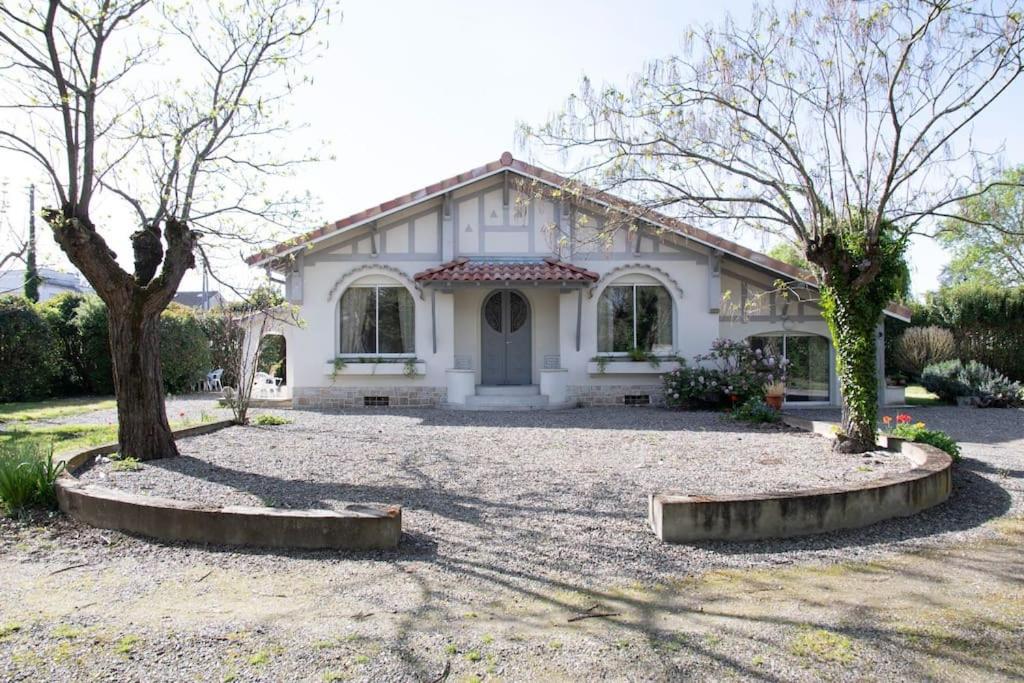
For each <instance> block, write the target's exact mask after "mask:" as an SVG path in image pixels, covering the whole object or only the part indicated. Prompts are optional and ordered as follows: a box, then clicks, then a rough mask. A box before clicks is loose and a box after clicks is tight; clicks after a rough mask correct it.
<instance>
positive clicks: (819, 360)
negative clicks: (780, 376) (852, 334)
mask: <svg viewBox="0 0 1024 683" xmlns="http://www.w3.org/2000/svg"><path fill="white" fill-rule="evenodd" d="M750 346H751V348H753V349H770V350H771V351H772V353H773V354H774V355H776V356H782V357H783V358H785V359H786V360H788V361H789V363H788V365H787V366H786V401H787V402H790V403H812V402H813V403H817V402H821V403H827V402H829V401H830V400H831V391H830V388H831V385H832V376H831V373H830V371H829V364H830V361H829V357H830V348H831V347H830V344H829V341H828V339H826V338H825V337H821V336H818V335H816V334H768V335H760V336H755V337H751V338H750Z"/></svg>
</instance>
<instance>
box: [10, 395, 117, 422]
mask: <svg viewBox="0 0 1024 683" xmlns="http://www.w3.org/2000/svg"><path fill="white" fill-rule="evenodd" d="M116 407H117V402H116V401H115V400H114V399H113V398H109V397H106V396H76V397H74V398H55V399H50V400H48V401H29V402H23V403H0V422H29V421H31V420H52V419H54V418H58V417H67V416H69V415H81V414H82V413H91V412H93V411H94V410H106V409H108V408H116Z"/></svg>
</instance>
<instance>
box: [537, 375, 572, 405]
mask: <svg viewBox="0 0 1024 683" xmlns="http://www.w3.org/2000/svg"><path fill="white" fill-rule="evenodd" d="M540 393H541V395H542V396H547V397H548V402H549V403H550V404H551V405H562V404H563V403H565V402H566V401H568V400H569V371H568V370H566V369H565V368H560V369H550V370H541V371H540Z"/></svg>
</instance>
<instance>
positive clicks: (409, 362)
mask: <svg viewBox="0 0 1024 683" xmlns="http://www.w3.org/2000/svg"><path fill="white" fill-rule="evenodd" d="M324 374H325V375H327V376H328V377H341V376H345V375H352V376H362V377H368V376H373V375H379V376H382V377H388V376H396V375H397V376H401V375H405V376H406V377H422V376H423V375H425V374H427V364H426V363H425V362H424V361H421V360H416V359H412V358H410V359H405V358H381V359H379V360H377V359H361V358H351V359H349V358H339V359H338V360H337V361H330V360H329V361H327V362H326V363H324Z"/></svg>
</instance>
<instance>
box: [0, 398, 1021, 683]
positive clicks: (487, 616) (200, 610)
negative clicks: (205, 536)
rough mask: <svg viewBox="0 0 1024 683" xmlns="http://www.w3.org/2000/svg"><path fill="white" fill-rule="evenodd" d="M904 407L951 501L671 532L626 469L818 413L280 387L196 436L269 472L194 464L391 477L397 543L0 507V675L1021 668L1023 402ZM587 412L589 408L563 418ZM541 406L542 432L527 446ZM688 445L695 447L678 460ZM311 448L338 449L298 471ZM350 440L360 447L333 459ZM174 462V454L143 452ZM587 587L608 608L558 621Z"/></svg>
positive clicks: (911, 672)
mask: <svg viewBox="0 0 1024 683" xmlns="http://www.w3.org/2000/svg"><path fill="white" fill-rule="evenodd" d="M909 412H911V413H912V415H913V416H914V418H915V419H922V420H924V421H925V422H927V423H928V424H929V426H931V427H936V428H940V429H945V430H947V431H948V432H950V433H951V434H953V435H954V436H956V437H957V438H959V439H960V440H961V441H962V443H963V447H964V456H965V458H964V460H963V462H961V463H959V464H958V465H957V466H956V469H955V474H954V491H953V495H952V497H951V498H950V501H949V502H947V503H946V504H944V505H942V506H939V507H938V508H936V509H933V510H930V511H926V512H924V513H922V514H920V515H917V516H915V517H912V518H907V519H902V520H893V521H890V522H886V523H882V524H878V525H875V526H872V527H870V528H868V529H862V530H856V531H850V532H843V533H836V534H829V535H824V536H819V537H811V538H803V539H790V540H782V541H767V542H762V543H742V544H726V543H708V544H702V545H696V546H670V545H663V544H660V543H658V542H657V541H656V540H655V539H654V536H653V534H651V532H650V531H649V529H647V528H646V525H645V522H644V513H645V510H644V507H643V496H644V495H645V494H646V491H637V492H636V495H635V497H630V494H629V493H628V492H627V493H624V492H623V490H624V489H626V490H632V489H637V488H640V486H641V485H643V484H644V483H645V482H648V481H650V478H651V477H652V476H654V475H656V474H657V473H658V472H659V471H662V472H664V471H668V470H672V469H677V468H678V469H679V470H680V471H679V472H678V473H677V476H679V477H681V479H680V480H679V481H686V480H685V479H682V477H691V479H690V481H698V480H699V479H698V477H704V476H706V477H707V479H704V481H708V482H710V481H717V482H727V481H728V479H729V477H736V478H737V479H736V480H737V481H740V479H739V478H740V477H742V478H744V479H746V480H749V479H750V475H749V473H748V472H740V471H734V472H733V473H731V474H729V475H725V474H722V473H716V472H713V470H714V469H715V462H714V461H715V457H716V455H721V453H722V451H723V449H726V450H728V451H729V453H730V455H729V456H726V457H727V459H728V461H729V462H730V463H733V464H737V463H740V459H739V458H735V457H733V455H734V454H733V452H734V451H736V450H738V449H739V448H741V446H740V444H743V446H742V448H744V449H755V452H756V449H758V448H762V447H763V449H764V450H763V453H758V455H756V456H755V457H758V458H765V459H767V458H778V457H781V459H782V462H778V463H776V462H759V463H758V467H757V469H760V470H761V471H762V472H768V471H769V470H773V469H779V470H783V469H789V463H787V462H786V454H785V453H784V454H782V455H781V456H780V454H779V452H778V449H775V451H774V452H772V453H769V451H770V450H771V449H769V448H768V445H769V444H773V443H774V444H781V443H793V442H794V440H797V441H799V440H800V439H810V438H811V437H809V436H806V435H790V434H784V433H780V432H773V431H765V432H760V431H758V432H753V431H751V432H747V433H744V430H742V429H740V428H739V427H738V426H737V425H735V424H733V423H730V422H722V421H721V420H720V419H719V418H717V417H716V416H713V415H711V416H705V415H694V414H678V413H669V412H664V411H658V410H648V409H638V410H606V411H605V410H594V411H569V412H565V413H510V414H500V413H477V414H469V413H447V412H445V411H422V412H417V413H407V412H402V413H399V412H395V411H387V412H384V413H369V412H362V411H360V412H357V413H352V414H342V415H316V414H312V413H303V412H299V411H279V414H282V415H285V416H288V417H292V418H294V419H295V423H294V424H292V425H288V426H284V427H275V428H257V427H251V428H246V429H232V430H228V431H224V432H221V433H220V434H219V435H212V436H217V437H219V438H222V439H227V438H232V439H234V438H236V437H235V436H232V435H233V434H238V433H241V434H242V438H241V439H240V440H239V443H240V448H245V449H247V450H252V451H253V452H256V453H260V452H262V453H263V454H264V456H263V457H264V458H266V460H267V461H268V462H270V461H275V460H276V461H280V464H279V465H276V466H275V467H276V470H275V471H272V472H269V473H266V474H263V475H261V474H258V473H254V472H250V471H243V470H242V469H237V468H236V467H233V466H232V465H231V464H230V463H227V462H222V461H218V462H217V463H216V467H215V468H213V469H212V471H208V472H204V473H202V474H201V478H202V479H204V480H207V479H209V480H212V479H214V477H216V478H217V479H218V480H220V481H222V482H231V483H232V486H233V487H234V488H235V489H237V490H239V491H244V492H245V494H244V495H246V496H253V497H259V496H260V495H265V493H262V492H267V491H271V490H278V491H283V492H287V495H288V496H292V497H293V500H295V501H300V500H301V501H304V503H305V504H318V505H334V504H336V502H337V501H349V500H351V501H386V502H395V501H398V502H401V503H402V504H403V505H405V506H406V517H405V520H404V521H405V522H406V525H405V526H406V529H407V534H406V535H405V537H404V538H403V542H402V544H401V546H400V548H399V549H398V550H396V551H390V552H384V553H353V554H344V553H332V552H270V551H264V550H258V549H250V550H246V549H232V548H203V547H195V546H189V545H179V544H161V543H154V542H152V541H148V540H145V539H140V538H135V537H131V536H127V535H124V534H119V533H115V532H106V531H101V530H96V529H91V528H89V527H85V526H82V525H79V524H76V523H74V522H71V521H69V520H67V519H66V518H62V517H56V518H54V519H52V520H36V521H35V522H14V521H8V520H0V575H2V576H4V582H5V589H4V598H5V599H4V600H3V601H0V679H2V680H6V679H8V678H10V679H14V680H39V679H51V680H76V679H89V680H93V679H102V680H136V679H146V680H182V679H200V680H225V679H232V680H268V681H269V680H282V679H288V680H343V679H345V680H367V681H369V680H372V681H379V680H388V681H392V680H394V681H397V680H402V681H405V680H419V681H423V680H435V679H438V677H439V675H440V674H441V673H442V671H444V668H445V666H446V663H447V666H448V667H450V676H449V677H448V678H447V680H449V681H456V680H459V681H461V680H473V679H477V678H478V679H490V678H495V679H498V678H500V679H503V680H550V679H559V680H578V679H580V678H588V679H595V680H597V679H600V680H680V679H682V678H704V679H723V678H730V679H735V678H739V679H744V680H800V681H803V680H806V681H816V680H822V679H844V680H854V679H856V680H862V679H883V678H884V679H887V680H907V679H922V678H924V679H931V680H957V681H961V680H986V681H988V680H1014V679H1017V680H1019V672H1020V671H1021V670H1024V656H1022V655H1021V651H1020V648H1019V643H1020V638H1021V634H1022V633H1024V557H1022V554H1021V548H1022V547H1024V523H1022V522H1021V521H1020V520H1019V518H1020V515H1021V514H1022V512H1024V485H1022V481H1024V413H1022V412H1020V411H1010V410H991V411H989V410H977V409H956V408H929V409H921V408H918V409H912V410H910V411H909ZM805 414H807V415H808V416H810V417H815V418H818V419H830V418H834V414H833V413H830V412H829V411H807V412H806V413H805ZM585 416H590V419H591V421H592V422H593V423H594V425H593V427H592V428H591V429H589V430H578V429H577V428H578V427H579V426H580V425H579V423H578V422H576V423H575V424H574V421H576V420H580V419H581V418H583V417H585ZM369 424H377V425H378V427H377V429H378V430H379V431H377V432H376V433H374V431H373V430H372V429H369V428H367V426H366V425H369ZM681 424H686V425H690V426H698V425H702V426H704V427H705V430H704V431H703V432H702V431H699V430H698V431H686V432H679V431H678V427H677V426H678V425H681ZM329 425H333V426H330V427H329V429H328V427H327V426H329ZM455 425H461V426H464V427H467V429H465V430H463V431H464V432H466V433H469V432H474V433H475V434H476V436H475V437H472V438H471V437H469V436H466V437H465V439H463V438H462V437H459V436H458V434H459V431H460V430H457V429H454V426H455ZM626 429H629V430H636V431H635V432H634V438H633V439H632V440H626V439H622V438H621V436H617V434H619V433H620V430H626ZM533 430H537V431H542V432H543V433H545V434H547V435H548V440H549V441H550V442H551V444H550V445H548V446H545V448H538V447H534V448H529V449H528V448H526V447H525V446H526V445H527V444H530V443H531V442H532V440H533V439H534V435H533V434H532V431H533ZM409 431H414V432H417V433H419V434H422V435H423V437H422V438H421V439H419V443H418V444H417V445H416V446H415V448H409V447H408V446H407V444H408V443H409V437H408V434H406V433H405V432H409ZM730 436H731V437H737V436H740V437H742V439H741V440H740V439H737V440H736V441H735V442H733V441H731V440H729V439H730ZM203 438H208V437H203ZM647 439H649V442H648V441H646V440H647ZM677 439H679V440H677ZM748 441H749V443H746V442H748ZM279 442H280V443H279ZM716 442H717V444H718V445H717V447H716V446H715V443H716ZM186 443H188V442H183V446H184V445H185V444H186ZM192 443H201V441H200V439H195V440H193V441H192ZM284 443H287V444H289V445H288V446H287V447H285V446H284V445H283V444H284ZM810 443H814V441H810ZM275 444H279V445H278V446H277V447H276V448H272V446H274V445H275ZM402 444H406V446H403V447H402V448H399V446H401V445H402ZM684 444H685V445H684ZM693 444H703V445H704V448H705V449H707V450H705V451H704V453H705V458H708V459H710V460H711V467H700V466H694V465H693V463H694V462H700V461H699V455H698V454H699V452H700V451H698V450H697V449H696V448H694V447H693ZM188 448H191V446H186V452H190V451H189V450H188ZM585 448H590V450H591V451H593V453H591V454H588V457H586V458H585V459H584V458H576V459H570V458H567V457H566V453H573V452H583V453H586V451H585V450H583V449H585ZM307 449H316V450H318V451H320V452H321V453H322V454H324V457H325V458H331V459H332V460H331V462H333V463H334V464H333V465H331V466H329V467H321V466H319V465H317V466H315V467H313V468H311V469H312V470H313V471H312V472H311V471H309V470H304V469H303V467H304V465H303V463H305V466H306V467H308V466H309V465H310V463H309V462H308V461H307V460H306V459H305V456H304V455H303V454H304V453H306V452H307ZM501 449H504V450H501ZM545 449H548V450H551V451H552V452H551V453H549V454H548V455H544V456H541V455H538V453H540V452H544V451H545ZM502 452H504V453H505V457H504V458H501V457H500V455H499V454H500V453H502ZM747 452H751V451H747ZM801 452H802V451H801ZM558 453H561V460H559V459H558V458H559V456H558ZM460 454H461V457H459V456H460ZM466 454H469V457H471V458H472V459H473V462H475V463H478V466H472V467H470V466H468V465H467V455H466ZM510 454H511V455H512V456H514V457H515V462H516V463H517V464H516V465H514V466H511V467H510V466H508V464H507V462H506V463H505V464H503V465H502V464H501V463H500V461H501V460H506V461H507V459H508V458H509V456H510ZM218 457H220V456H218ZM225 457H227V456H225ZM540 457H543V460H540V461H535V458H540ZM357 458H358V460H357ZM371 458H376V459H377V460H378V462H368V461H369V459H371ZM674 458H678V459H677V460H674ZM659 460H660V461H661V462H659ZM179 462H180V463H184V462H185V460H184V459H182V461H179ZM318 462H319V461H318ZM355 462H362V463H365V464H366V465H368V467H367V468H366V469H367V470H368V471H367V472H363V471H355V470H352V471H348V470H346V465H345V463H355ZM388 462H393V463H397V465H395V464H392V465H388ZM538 462H540V463H542V464H543V466H542V467H540V468H539V469H538V468H537V467H536V466H537V463H538ZM551 462H554V463H555V468H554V470H552V468H551V467H550V464H551ZM622 462H631V463H634V464H633V466H632V467H623V466H622V464H621V463H622ZM747 462H748V463H749V458H748V460H747ZM238 464H242V463H238ZM637 465H639V467H637ZM171 466H173V467H175V468H177V467H179V466H181V467H184V465H183V464H182V465H179V464H178V463H173V464H169V463H161V464H160V465H159V466H157V465H151V466H147V469H150V468H151V469H161V470H164V472H163V473H161V475H160V476H165V475H166V468H168V467H171ZM349 466H350V467H351V465H349ZM370 466H372V468H371V467H370ZM495 467H497V468H498V469H497V470H494V468H495ZM687 468H688V469H687ZM738 469H742V467H740V468H738ZM748 469H753V468H751V467H748ZM319 472H329V473H330V476H320V474H317V473H319ZM704 472H706V473H707V474H706V475H705V474H701V473H704ZM138 474H139V475H142V476H156V474H157V473H148V472H146V470H143V471H142V472H139V473H138ZM864 474H866V473H864ZM131 476H134V475H131ZM178 476H180V475H178ZM371 476H372V477H374V479H370V478H369V477H371ZM771 476H772V477H773V478H774V477H777V476H778V475H777V474H775V473H772V475H771ZM275 479H276V480H279V481H268V480H275ZM306 479H310V480H311V483H308V484H303V483H302V482H303V480H306ZM280 480H284V481H280ZM293 480H294V481H293ZM141 481H144V480H143V479H142V478H141V477H140V478H139V479H137V480H136V482H141ZM316 481H321V483H316ZM784 481H785V478H784V477H783V478H780V479H778V480H777V483H776V484H772V485H773V486H774V485H777V484H778V482H784ZM789 481H791V482H792V481H793V479H792V478H790V479H789ZM195 485H197V486H206V485H207V484H205V483H203V484H199V483H198V482H197V483H196V484H195ZM282 497H283V496H282ZM267 502H273V503H278V504H281V503H286V502H287V500H269V501H267ZM624 503H626V504H624ZM595 605H596V606H597V607H595ZM588 609H589V610H590V611H589V612H588V611H587V610H588ZM603 610H607V611H609V612H613V613H617V614H620V615H621V616H618V617H607V618H594V619H588V620H585V621H579V622H575V623H572V622H569V621H568V619H570V618H572V617H573V615H582V614H592V613H594V612H601V611H603ZM15 627H16V628H15ZM69 629H70V630H72V631H73V630H75V629H77V633H78V635H69V634H68V633H69V631H68V630H69Z"/></svg>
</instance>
